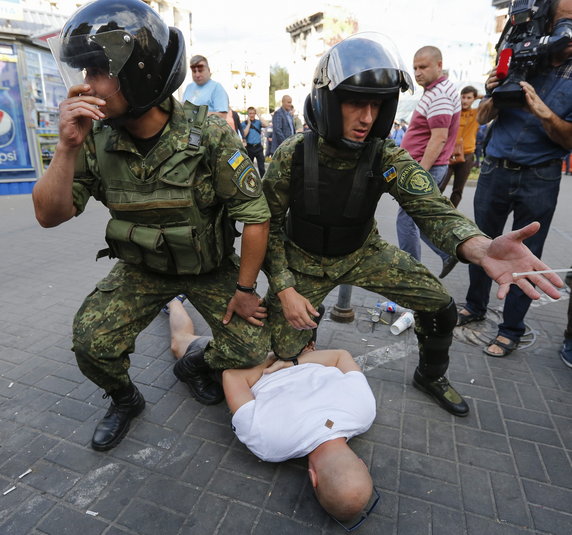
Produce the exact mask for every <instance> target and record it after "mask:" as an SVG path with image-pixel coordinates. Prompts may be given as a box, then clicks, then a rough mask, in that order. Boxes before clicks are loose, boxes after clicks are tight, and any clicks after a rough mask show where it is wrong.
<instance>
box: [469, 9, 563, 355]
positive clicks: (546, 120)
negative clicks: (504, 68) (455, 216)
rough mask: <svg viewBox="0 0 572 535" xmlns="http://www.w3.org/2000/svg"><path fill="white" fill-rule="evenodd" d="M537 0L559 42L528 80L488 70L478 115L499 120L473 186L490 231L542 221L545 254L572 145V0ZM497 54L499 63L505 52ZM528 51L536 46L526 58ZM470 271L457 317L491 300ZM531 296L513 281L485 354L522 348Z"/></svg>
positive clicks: (479, 311)
mask: <svg viewBox="0 0 572 535" xmlns="http://www.w3.org/2000/svg"><path fill="white" fill-rule="evenodd" d="M532 3H533V2H531V4H532ZM536 4H541V5H540V6H539V9H540V8H543V9H544V10H545V12H546V15H545V22H544V28H542V26H541V24H542V21H541V22H538V23H537V24H538V26H537V27H538V28H540V31H544V32H545V33H547V34H549V40H547V41H552V42H559V43H560V44H559V45H558V47H554V49H552V50H551V49H549V51H548V55H547V57H546V61H545V65H544V66H542V65H539V66H535V67H536V68H534V70H533V72H532V74H531V75H528V76H526V81H525V80H524V78H523V79H520V80H518V79H517V80H516V82H515V76H514V74H512V75H511V71H510V70H509V72H508V76H507V77H506V79H505V80H503V79H502V78H503V76H504V75H503V74H500V70H499V69H495V71H494V72H493V73H492V74H491V75H490V76H489V77H488V79H487V82H486V90H487V96H485V98H484V99H483V100H482V102H481V105H480V106H479V111H478V115H477V120H478V121H479V123H480V124H486V123H488V122H489V121H491V120H493V119H494V123H493V124H492V126H491V133H490V138H489V142H488V144H487V146H486V157H485V159H484V161H483V164H482V167H481V173H480V177H479V180H478V184H477V189H476V192H475V198H474V210H475V222H476V223H477V225H478V226H479V228H480V229H481V230H482V231H483V232H485V233H486V234H487V235H489V236H490V237H492V238H495V237H496V236H499V235H500V234H501V233H502V231H503V227H504V225H505V223H506V220H507V218H508V216H509V214H510V213H511V212H513V215H514V223H513V228H521V227H522V226H524V225H527V224H528V223H531V222H533V221H538V222H539V223H540V230H539V231H538V232H537V233H536V234H535V235H533V236H531V237H529V238H528V239H527V240H525V244H526V245H527V246H528V247H529V249H530V250H531V251H532V252H533V253H534V254H535V255H536V256H538V257H540V256H541V254H542V249H543V246H544V241H545V240H546V236H547V234H548V229H549V228H550V223H551V221H552V216H553V214H554V211H555V209H556V202H557V199H558V192H559V188H560V179H561V176H562V175H561V166H562V158H563V157H564V156H565V155H566V154H567V153H568V151H569V150H570V149H571V148H572V0H554V1H553V2H546V3H543V2H539V1H537V2H536ZM513 20H516V19H513ZM509 24H510V23H509ZM527 24H528V23H527ZM517 30H518V27H517ZM503 35H504V33H503ZM517 37H518V33H517ZM533 38H534V37H532V38H531V37H530V36H529V35H526V36H523V38H522V40H521V41H523V43H522V44H521V43H520V42H518V41H517V40H514V41H513V42H512V43H510V41H509V44H510V46H511V47H512V49H511V50H515V51H518V50H520V47H521V46H526V43H527V41H530V40H531V39H533ZM507 48H508V47H507ZM538 48H539V50H541V48H540V47H538ZM503 52H504V50H503ZM528 54H529V53H528ZM499 57H500V62H499V64H501V63H502V60H503V57H502V52H501V54H500V56H499ZM529 58H530V54H529V55H528V56H527V57H526V61H527V62H530V59H529ZM539 58H540V56H539ZM538 63H540V59H539V60H538ZM523 64H524V65H525V66H528V64H529V63H524V62H522V63H519V59H518V57H517V56H515V57H514V58H512V61H511V63H510V69H511V70H513V71H514V70H515V69H519V70H517V71H516V72H521V71H522V70H523V67H522V65H523ZM527 74H528V73H527ZM509 81H510V83H511V84H512V85H510V86H509V84H508V82H509ZM503 86H504V87H503ZM519 86H520V87H519ZM507 88H508V89H507ZM513 88H515V89H516V91H515V90H513ZM509 89H510V91H509ZM520 102H522V105H519V103H520ZM469 276H470V285H469V289H468V292H467V304H466V305H465V308H464V309H463V310H461V311H460V313H459V325H466V324H467V323H470V322H475V321H480V320H482V319H484V318H485V315H486V311H487V305H488V302H489V292H490V288H491V283H492V281H491V279H490V278H489V276H488V275H487V274H486V273H485V272H484V271H483V269H482V268H481V267H479V266H476V265H470V266H469ZM530 301H531V300H530V298H529V297H528V296H527V295H526V294H525V293H524V292H522V290H521V289H520V288H519V287H518V286H516V285H512V286H511V288H510V291H509V294H508V296H507V298H506V301H505V304H504V309H503V321H502V323H501V324H500V325H499V329H498V335H497V336H496V338H495V339H493V340H492V341H491V342H490V343H489V344H488V346H487V347H485V348H484V352H485V353H486V354H487V355H490V356H493V357H505V356H507V355H509V354H510V353H511V352H512V351H514V349H516V347H517V346H518V343H519V341H520V338H521V336H522V335H523V334H524V331H525V325H524V317H525V315H526V312H527V311H528V308H529V306H530Z"/></svg>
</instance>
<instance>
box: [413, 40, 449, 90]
mask: <svg viewBox="0 0 572 535" xmlns="http://www.w3.org/2000/svg"><path fill="white" fill-rule="evenodd" d="M413 71H414V73H415V81H416V82H417V83H418V84H419V85H420V86H422V87H428V86H430V85H431V84H432V83H433V82H434V81H435V80H437V79H438V78H440V77H441V76H443V56H442V55H441V51H440V50H439V49H438V48H437V47H436V46H424V47H422V48H420V49H419V50H418V51H417V52H415V56H413Z"/></svg>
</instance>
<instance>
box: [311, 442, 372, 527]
mask: <svg viewBox="0 0 572 535" xmlns="http://www.w3.org/2000/svg"><path fill="white" fill-rule="evenodd" d="M308 472H309V475H310V479H311V481H312V486H313V487H314V492H315V493H316V497H317V498H318V501H319V502H320V505H321V506H322V507H323V508H324V509H325V510H326V511H327V512H328V513H329V514H330V515H332V516H333V517H334V518H337V519H338V520H340V521H347V520H350V519H351V518H353V517H355V516H356V515H359V513H360V512H361V511H362V510H363V509H364V507H365V506H366V505H367V503H368V501H369V499H370V497H371V495H372V492H373V482H372V480H371V476H370V474H369V470H368V469H367V466H366V465H365V463H364V462H363V461H362V460H361V459H360V458H359V457H358V456H357V455H356V454H355V453H354V452H353V451H352V450H351V449H350V447H349V446H348V445H347V443H346V439H345V438H344V437H342V438H337V439H334V440H329V441H327V442H324V443H323V444H321V445H320V446H318V447H317V448H316V449H315V450H314V451H313V452H311V453H310V455H309V456H308Z"/></svg>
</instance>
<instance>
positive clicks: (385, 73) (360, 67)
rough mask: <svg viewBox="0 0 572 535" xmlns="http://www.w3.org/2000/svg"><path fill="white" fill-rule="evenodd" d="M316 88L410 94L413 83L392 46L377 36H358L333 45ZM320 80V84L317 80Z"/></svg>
mask: <svg viewBox="0 0 572 535" xmlns="http://www.w3.org/2000/svg"><path fill="white" fill-rule="evenodd" d="M324 70H325V71H326V72H322V73H318V77H317V78H318V83H317V86H319V85H321V86H324V85H327V86H328V88H329V89H330V90H331V91H333V90H334V89H336V88H337V87H340V88H343V89H347V90H350V91H356V92H360V93H376V94H383V93H393V92H395V91H399V90H401V91H406V90H409V91H410V92H413V81H412V78H411V76H410V75H409V73H408V71H407V68H406V67H405V64H404V63H403V60H402V59H401V56H400V55H399V52H397V49H396V48H395V45H394V44H393V42H392V41H391V40H390V39H389V38H388V37H387V36H385V35H383V34H380V33H376V32H363V33H357V34H355V35H352V36H351V37H348V38H347V39H344V40H343V41H341V42H340V43H338V44H337V45H335V46H334V47H333V48H332V49H331V50H330V52H329V59H328V62H327V64H326V65H325V66H324ZM320 78H321V80H320Z"/></svg>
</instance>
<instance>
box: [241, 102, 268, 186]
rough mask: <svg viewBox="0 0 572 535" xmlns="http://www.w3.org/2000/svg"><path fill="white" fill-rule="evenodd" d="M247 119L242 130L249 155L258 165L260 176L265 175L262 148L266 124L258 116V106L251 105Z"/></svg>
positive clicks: (243, 122)
mask: <svg viewBox="0 0 572 535" xmlns="http://www.w3.org/2000/svg"><path fill="white" fill-rule="evenodd" d="M246 113H247V117H246V121H242V132H243V134H244V139H245V140H246V152H248V157H249V158H250V159H251V160H252V163H254V160H255V159H256V164H257V165H258V173H259V174H260V177H262V176H264V149H263V148H262V128H263V127H265V126H266V124H263V123H262V121H261V120H260V119H257V118H256V108H254V107H253V106H250V108H248V110H247V111H246Z"/></svg>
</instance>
